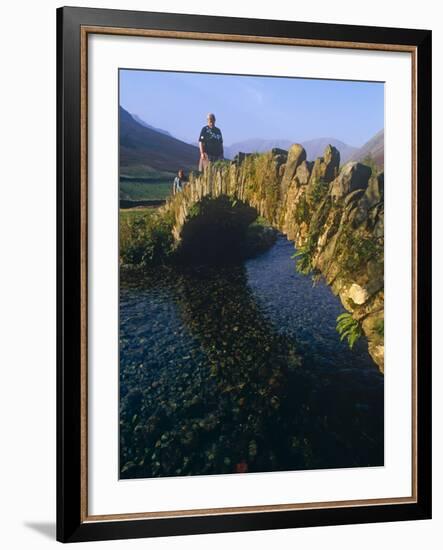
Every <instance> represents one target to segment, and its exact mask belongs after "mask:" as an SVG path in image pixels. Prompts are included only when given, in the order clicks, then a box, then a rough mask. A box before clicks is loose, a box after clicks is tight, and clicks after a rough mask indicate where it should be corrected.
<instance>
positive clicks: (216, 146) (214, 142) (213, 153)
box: [198, 113, 224, 171]
mask: <svg viewBox="0 0 443 550" xmlns="http://www.w3.org/2000/svg"><path fill="white" fill-rule="evenodd" d="M207 121H208V124H207V125H206V126H203V128H202V129H201V132H200V138H199V140H198V145H199V148H200V164H199V170H200V171H202V170H203V169H204V167H205V166H207V164H208V163H209V162H215V161H216V160H223V158H224V152H223V136H222V133H221V130H220V128H217V126H216V125H215V115H214V113H209V114H208V117H207Z"/></svg>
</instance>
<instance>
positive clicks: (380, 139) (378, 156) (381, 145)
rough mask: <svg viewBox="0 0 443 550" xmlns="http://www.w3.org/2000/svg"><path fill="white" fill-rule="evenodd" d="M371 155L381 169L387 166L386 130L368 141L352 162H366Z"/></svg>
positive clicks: (355, 154) (353, 156)
mask: <svg viewBox="0 0 443 550" xmlns="http://www.w3.org/2000/svg"><path fill="white" fill-rule="evenodd" d="M368 155H370V156H371V157H372V158H373V159H374V161H375V163H376V164H377V166H378V167H379V168H383V167H384V164H385V130H384V129H382V130H380V131H379V132H377V133H376V134H375V136H374V137H372V138H371V139H370V140H369V141H367V142H366V143H365V144H364V145H363V146H362V147H360V149H357V151H355V153H354V154H353V155H352V157H351V158H350V160H359V161H362V160H364V159H365V158H366V157H367V156H368Z"/></svg>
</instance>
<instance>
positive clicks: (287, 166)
mask: <svg viewBox="0 0 443 550" xmlns="http://www.w3.org/2000/svg"><path fill="white" fill-rule="evenodd" d="M383 185H384V177H383V174H378V175H373V174H372V170H371V168H369V167H368V166H366V165H364V164H360V163H357V162H349V163H347V164H345V165H344V166H342V167H340V153H339V151H338V150H337V149H336V148H335V147H332V146H330V145H329V146H328V147H327V148H326V150H325V152H324V154H323V156H322V157H319V158H317V160H315V162H309V161H307V160H306V152H305V150H304V149H303V147H302V146H301V145H298V144H294V145H292V146H291V147H290V149H289V151H284V150H281V149H273V150H272V151H269V152H267V153H263V154H251V155H245V154H240V155H239V156H238V157H237V158H236V159H235V160H234V161H232V162H230V161H222V162H216V163H213V164H212V165H209V166H208V167H207V168H206V169H205V171H204V172H203V173H200V174H191V175H190V178H189V184H188V185H187V186H186V187H185V189H184V191H183V192H182V193H179V194H177V195H174V196H172V197H171V198H170V199H169V200H168V201H167V203H166V205H165V206H163V207H162V208H161V209H160V212H159V214H160V215H168V216H170V217H172V220H173V221H172V224H173V236H174V240H175V243H176V247H177V248H178V249H179V248H180V246H181V244H182V241H183V235H184V233H185V231H186V227H187V225H188V224H189V223H190V221H191V220H192V219H195V218H196V216H197V217H198V212H199V210H198V205H199V204H201V203H202V202H204V201H205V202H206V203H207V202H208V201H211V200H212V199H214V200H220V198H222V197H225V198H226V197H227V198H229V199H230V201H231V204H233V205H235V204H236V203H237V201H239V202H241V204H244V205H247V206H248V207H252V208H253V209H255V211H256V213H257V214H259V215H260V216H262V217H263V218H265V219H266V220H267V221H268V223H269V224H270V225H271V226H272V227H274V228H275V229H277V230H278V231H280V232H281V233H282V234H284V235H286V237H287V238H288V239H289V240H291V241H293V242H294V245H295V248H296V249H297V256H298V270H299V271H301V272H302V273H305V274H308V273H311V274H312V276H313V278H314V279H315V278H319V277H323V278H324V279H325V280H326V282H327V283H328V284H329V285H330V286H331V289H332V291H333V292H334V294H336V295H338V296H339V297H340V299H341V302H342V304H343V306H344V308H345V309H346V310H347V311H348V312H349V313H350V314H351V315H352V317H353V319H355V321H357V323H358V325H356V326H358V330H361V331H362V332H363V333H364V334H365V335H366V337H367V339H368V348H369V353H370V355H371V357H372V358H373V360H374V361H375V363H376V364H377V365H378V367H379V369H380V371H382V372H383V370H384V313H383V312H384V308H383V306H384V280H383V272H384V256H383V254H384V223H383V222H384V197H383Z"/></svg>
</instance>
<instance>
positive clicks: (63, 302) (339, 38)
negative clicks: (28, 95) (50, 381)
mask: <svg viewBox="0 0 443 550" xmlns="http://www.w3.org/2000/svg"><path fill="white" fill-rule="evenodd" d="M89 33H102V34H119V35H136V36H153V37H170V38H175V39H183V40H186V39H200V40H218V41H226V42H229V41H233V42H255V43H267V44H287V45H290V44H293V45H298V46H317V47H323V48H328V47H329V48H331V47H334V48H352V49H359V50H373V49H376V50H385V51H403V52H410V53H411V56H412V68H413V71H412V72H413V82H412V96H413V97H412V114H413V116H412V148H413V150H412V179H413V181H412V197H413V199H412V200H413V204H412V211H413V220H412V228H413V234H412V243H413V250H412V258H413V262H412V263H413V266H412V280H413V288H412V303H413V311H412V324H413V334H412V341H413V352H412V356H413V361H412V362H413V365H412V386H413V395H412V405H413V406H412V409H413V415H412V416H413V422H412V434H413V438H412V439H413V445H412V447H413V448H412V470H413V473H412V477H413V479H412V487H413V494H412V495H411V497H410V498H409V497H407V498H392V499H379V500H372V501H341V502H328V503H316V504H310V505H280V506H271V505H269V506H257V507H251V508H244V509H243V508H242V509H238V508H237V509H212V510H209V509H208V510H192V511H188V512H187V513H177V512H176V513H168V514H165V513H151V514H121V515H119V516H107V517H106V516H103V517H102V516H100V517H99V516H90V515H88V495H87V481H88V471H87V410H88V403H87V290H88V289H87V203H88V200H87V198H88V193H87V161H88V159H87V115H86V113H87V86H86V82H87V71H86V61H87V37H88V34H89ZM57 117H58V122H57V159H58V163H57V181H58V183H57V185H58V187H57V193H58V200H57V209H58V222H57V239H58V241H57V258H58V260H57V262H58V263H57V277H58V278H57V280H58V289H57V301H58V306H57V307H58V310H57V315H58V319H57V330H58V340H57V342H58V345H57V539H58V540H59V541H62V542H76V541H89V540H103V539H122V538H135V537H154V536H169V535H183V534H196V533H216V532H228V531H246V530H261V529H281V528H290V527H303V526H321V525H336V524H351V523H371V522H383V521H400V520H414V519H427V518H430V517H431V32H430V31H426V30H411V29H398V28H382V27H363V26H348V25H329V24H321V23H300V22H292V21H278V20H272V21H270V20H259V19H240V18H227V17H212V16H200V15H183V14H167V13H147V12H134V11H120V10H104V9H89V8H59V9H58V10H57Z"/></svg>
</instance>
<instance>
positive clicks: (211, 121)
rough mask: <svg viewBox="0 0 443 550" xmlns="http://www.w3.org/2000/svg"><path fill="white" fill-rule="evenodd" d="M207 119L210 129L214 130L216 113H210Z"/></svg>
mask: <svg viewBox="0 0 443 550" xmlns="http://www.w3.org/2000/svg"><path fill="white" fill-rule="evenodd" d="M206 119H207V121H208V126H209V128H212V127H213V126H215V115H214V113H208V116H207V117H206Z"/></svg>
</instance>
